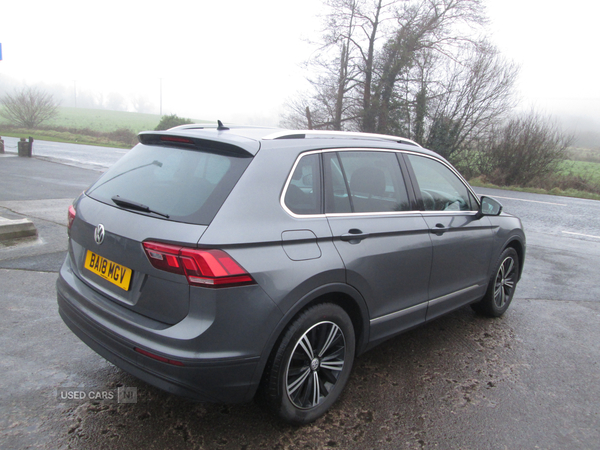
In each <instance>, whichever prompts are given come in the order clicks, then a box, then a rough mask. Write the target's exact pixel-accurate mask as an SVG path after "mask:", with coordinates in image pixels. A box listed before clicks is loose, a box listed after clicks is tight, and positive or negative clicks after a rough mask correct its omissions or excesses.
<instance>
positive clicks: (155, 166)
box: [87, 144, 251, 225]
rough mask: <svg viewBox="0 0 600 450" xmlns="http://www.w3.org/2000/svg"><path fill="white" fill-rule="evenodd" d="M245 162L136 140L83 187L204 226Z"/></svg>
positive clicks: (103, 196) (94, 195) (92, 193)
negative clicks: (96, 178) (92, 183)
mask: <svg viewBox="0 0 600 450" xmlns="http://www.w3.org/2000/svg"><path fill="white" fill-rule="evenodd" d="M250 161H251V158H244V157H235V156H230V155H223V154H217V153H210V152H203V151H198V150H188V149H181V148H173V147H158V146H146V145H142V144H139V145H138V146H136V147H134V148H133V149H132V150H131V151H130V152H128V153H127V154H126V155H125V156H124V157H123V158H121V159H120V160H119V161H118V162H117V163H116V164H115V165H114V166H113V167H112V168H111V169H109V170H108V171H107V172H106V173H105V174H104V175H103V176H102V177H101V178H100V179H99V180H98V181H97V182H96V183H95V184H94V185H93V186H92V187H91V188H90V189H88V191H87V195H89V196H90V197H92V198H94V199H96V200H98V201H101V202H103V203H107V204H110V205H114V202H113V201H112V200H111V199H112V197H114V196H119V197H120V198H122V199H126V200H130V201H133V202H136V203H140V204H142V205H145V206H147V207H148V208H150V209H151V210H152V211H156V212H157V213H160V214H161V215H163V217H164V216H169V220H174V221H178V222H187V223H196V224H202V225H208V224H209V223H210V222H211V221H212V219H213V217H214V215H215V214H216V213H217V211H218V210H219V208H220V207H221V205H222V204H223V202H224V201H225V199H226V198H227V196H228V195H229V193H230V192H231V190H232V189H233V186H234V185H235V183H236V182H237V181H238V179H239V178H240V176H241V175H242V173H243V172H244V170H245V168H246V167H247V166H248V164H249V163H250ZM157 217H161V216H158V215H157Z"/></svg>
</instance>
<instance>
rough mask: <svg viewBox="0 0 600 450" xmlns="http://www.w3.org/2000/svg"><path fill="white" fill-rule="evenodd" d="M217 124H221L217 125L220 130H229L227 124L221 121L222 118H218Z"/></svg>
mask: <svg viewBox="0 0 600 450" xmlns="http://www.w3.org/2000/svg"><path fill="white" fill-rule="evenodd" d="M217 125H219V126H218V127H217V130H219V131H223V130H229V128H227V127H226V126H223V122H221V121H220V120H217Z"/></svg>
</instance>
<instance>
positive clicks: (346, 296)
mask: <svg viewBox="0 0 600 450" xmlns="http://www.w3.org/2000/svg"><path fill="white" fill-rule="evenodd" d="M323 303H332V304H335V305H338V306H340V307H341V308H342V309H343V310H344V311H345V312H346V313H347V314H348V316H349V317H350V319H351V321H352V325H353V327H354V334H355V342H356V353H355V354H356V356H358V355H360V354H361V353H363V352H364V351H365V350H366V348H367V344H368V342H369V312H368V308H367V305H366V302H365V301H364V299H363V297H362V296H361V295H360V293H359V292H358V291H357V290H356V289H354V288H353V287H351V286H349V285H347V284H343V283H334V284H330V285H326V286H322V287H320V288H317V289H315V290H313V291H311V292H309V293H308V294H306V295H305V296H304V297H302V298H301V299H300V300H299V301H298V302H296V303H295V304H294V306H293V307H292V308H291V309H290V310H289V311H287V312H286V313H285V314H284V316H283V317H282V319H281V320H280V322H279V324H278V326H277V327H276V328H275V330H274V331H273V333H272V334H271V337H270V338H269V340H268V341H267V344H266V345H265V348H264V349H263V352H262V354H261V356H260V362H259V364H258V366H257V369H256V371H255V374H254V383H253V384H254V385H255V390H254V393H256V390H258V389H259V387H260V383H261V380H262V379H263V377H264V374H265V373H266V372H268V370H266V369H268V367H267V364H268V362H269V360H271V357H272V356H273V353H274V352H276V351H277V348H278V346H279V343H280V342H281V340H282V338H283V335H284V334H285V331H286V330H287V328H288V327H289V326H290V324H291V323H293V322H294V320H296V319H297V318H298V317H299V316H300V315H301V314H302V313H303V312H304V311H306V310H307V309H309V308H311V307H313V306H316V305H319V304H323Z"/></svg>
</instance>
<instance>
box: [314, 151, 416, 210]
mask: <svg viewBox="0 0 600 450" xmlns="http://www.w3.org/2000/svg"><path fill="white" fill-rule="evenodd" d="M324 157H325V171H326V175H325V179H326V180H327V195H326V198H327V212H328V213H334V214H335V213H338V214H339V213H348V212H354V213H370V212H394V211H407V210H409V201H408V194H407V191H406V185H405V183H404V179H403V177H402V172H401V171H400V165H399V164H398V159H397V157H396V154H395V153H394V152H382V151H343V152H337V153H326V154H325V155H324Z"/></svg>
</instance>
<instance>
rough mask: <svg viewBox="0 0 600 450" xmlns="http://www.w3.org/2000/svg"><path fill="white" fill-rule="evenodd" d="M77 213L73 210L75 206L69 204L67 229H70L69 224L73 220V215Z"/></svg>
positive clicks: (71, 223)
mask: <svg viewBox="0 0 600 450" xmlns="http://www.w3.org/2000/svg"><path fill="white" fill-rule="evenodd" d="M76 214H77V213H76V212H75V207H74V206H73V205H70V206H69V223H68V227H67V229H68V230H70V229H71V225H73V221H74V220H75V215H76Z"/></svg>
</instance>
